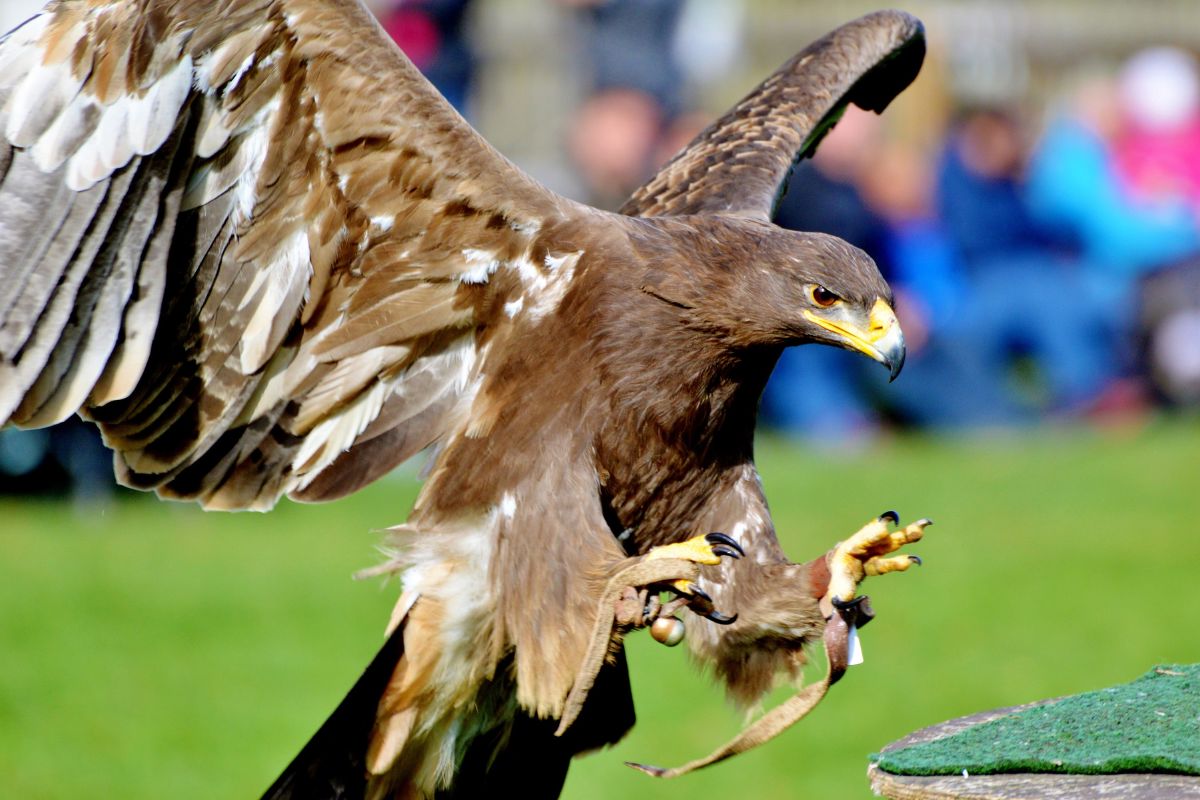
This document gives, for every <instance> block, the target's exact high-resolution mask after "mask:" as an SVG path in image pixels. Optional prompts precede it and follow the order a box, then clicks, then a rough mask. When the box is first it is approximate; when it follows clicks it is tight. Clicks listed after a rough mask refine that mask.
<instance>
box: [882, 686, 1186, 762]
mask: <svg viewBox="0 0 1200 800" xmlns="http://www.w3.org/2000/svg"><path fill="white" fill-rule="evenodd" d="M871 760H872V761H874V762H875V763H876V764H877V765H878V766H879V768H880V769H882V770H884V771H886V772H890V773H893V774H897V775H955V774H958V773H961V772H963V771H964V770H966V772H967V773H968V774H971V775H986V774H997V773H1012V772H1057V773H1066V774H1076V775H1112V774H1116V773H1122V772H1173V773H1182V774H1186V775H1200V664H1168V665H1162V666H1158V667H1155V668H1154V669H1152V670H1150V671H1149V672H1147V673H1146V674H1145V675H1143V676H1142V677H1140V678H1138V679H1137V680H1135V681H1132V682H1130V683H1125V684H1121V685H1120V686H1114V687H1112V688H1110V689H1101V690H1099V691H1095V692H1086V693H1084V694H1077V695H1074V696H1072V697H1066V698H1063V699H1061V700H1052V701H1049V702H1047V703H1044V704H1039V705H1037V706H1033V707H1025V708H1022V709H1020V710H1014V711H1013V713H1011V714H1007V715H1005V716H1002V717H999V718H997V719H994V720H991V721H989V722H985V723H982V724H980V725H975V726H973V727H970V728H967V729H965V730H963V731H960V732H959V733H956V734H953V735H950V736H947V737H945V738H943V739H937V740H934V741H930V742H923V743H920V744H914V745H910V746H908V747H902V748H897V749H895V750H890V751H888V752H886V753H875V754H873V755H872V756H871Z"/></svg>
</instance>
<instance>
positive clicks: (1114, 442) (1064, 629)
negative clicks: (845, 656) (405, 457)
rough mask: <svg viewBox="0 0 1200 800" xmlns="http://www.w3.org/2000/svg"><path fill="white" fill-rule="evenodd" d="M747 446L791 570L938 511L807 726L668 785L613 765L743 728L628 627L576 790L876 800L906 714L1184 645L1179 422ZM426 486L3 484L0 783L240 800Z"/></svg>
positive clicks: (691, 751) (579, 795) (955, 711)
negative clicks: (625, 722) (202, 502)
mask: <svg viewBox="0 0 1200 800" xmlns="http://www.w3.org/2000/svg"><path fill="white" fill-rule="evenodd" d="M759 462H760V467H761V470H762V472H763V475H764V481H765V484H766V490H767V496H768V497H769V498H770V500H771V504H772V510H773V513H774V515H775V519H776V522H777V525H778V527H779V529H780V536H781V538H782V539H783V541H784V545H785V547H786V549H787V550H788V551H789V553H791V554H792V556H793V557H794V558H795V559H796V560H803V559H807V558H811V557H813V556H815V555H817V554H819V553H821V552H823V551H824V550H825V549H827V548H828V547H829V546H830V545H831V544H832V543H833V542H834V541H835V540H837V539H839V538H842V537H844V536H845V535H846V534H848V533H850V532H851V531H853V530H854V529H856V528H857V527H858V525H859V524H861V523H862V522H863V521H865V520H866V518H867V517H869V516H871V515H873V514H875V513H878V512H880V511H882V510H884V509H886V508H896V509H898V510H899V511H900V512H901V515H902V517H903V518H904V519H908V520H910V519H913V518H916V517H918V516H925V515H927V516H930V517H933V518H934V519H935V520H936V521H937V524H936V525H935V526H934V527H933V528H931V529H930V532H929V536H928V537H927V539H926V540H925V541H924V542H921V543H920V545H918V546H916V547H914V548H913V550H914V552H918V553H920V554H921V555H922V556H923V557H924V558H925V561H926V564H925V567H924V568H923V569H921V570H916V571H912V572H909V573H907V574H905V575H900V576H890V577H888V578H883V579H874V580H872V581H870V582H869V583H868V584H867V587H866V590H867V592H868V593H870V594H871V596H872V600H873V604H874V606H875V609H876V612H877V614H878V619H877V620H876V621H875V622H874V623H873V624H872V625H871V626H870V627H869V628H867V629H866V630H865V631H864V634H863V646H864V651H865V655H866V663H865V664H864V665H863V666H861V667H855V668H853V669H852V670H851V671H850V673H849V674H848V675H847V676H846V678H845V679H844V680H843V681H842V683H840V684H839V685H838V686H836V687H835V688H834V689H833V690H832V691H831V692H830V695H829V696H828V697H827V698H826V700H825V701H824V702H823V703H822V705H821V706H820V707H819V708H818V709H817V710H816V711H815V712H814V713H813V714H812V716H810V717H809V718H808V719H807V720H805V721H804V722H802V723H801V724H800V725H799V726H797V727H796V728H795V729H793V730H791V731H789V732H788V733H786V734H784V735H783V736H782V737H780V738H779V739H778V740H776V741H774V742H772V743H770V744H769V745H767V746H765V747H763V748H761V749H760V750H758V751H755V752H752V753H749V754H746V755H743V756H740V757H738V758H736V759H734V760H733V761H731V762H727V763H725V764H721V765H718V766H716V767H713V768H710V769H708V770H704V771H702V772H700V773H696V774H694V775H690V776H685V777H683V778H680V779H678V780H675V781H668V782H662V781H656V780H654V779H652V778H648V777H646V776H643V775H641V774H638V773H635V772H633V771H632V770H630V769H628V768H626V767H624V766H623V765H622V763H621V762H622V761H624V760H627V759H629V760H640V761H647V762H650V763H656V764H661V765H667V766H670V765H675V764H678V763H682V762H683V761H686V760H689V759H691V758H694V757H697V756H700V755H702V754H705V753H707V752H708V751H709V750H711V749H712V748H714V747H715V746H716V745H718V744H720V743H722V742H723V741H724V740H725V739H726V738H728V737H729V736H730V735H732V734H733V733H734V732H735V731H736V730H737V729H738V727H739V725H740V722H741V720H740V717H739V716H738V715H736V714H735V713H734V712H733V711H732V710H731V709H730V708H729V707H728V705H727V704H726V703H725V701H724V699H723V697H722V694H721V692H720V691H719V690H718V689H717V688H716V687H714V686H713V685H712V684H710V683H709V682H708V681H707V680H706V679H705V678H703V677H702V676H700V675H699V674H698V673H697V672H696V670H695V669H694V667H692V666H691V665H690V664H689V663H688V660H687V658H686V656H685V653H684V650H685V648H679V649H677V650H668V649H666V648H662V647H660V646H658V645H656V644H654V642H652V641H650V640H649V639H648V637H646V636H644V635H638V636H635V637H633V639H634V641H633V642H632V644H631V655H630V659H631V663H632V669H633V673H634V684H635V693H636V696H637V706H638V712H639V716H640V722H639V724H638V726H637V727H636V728H635V729H634V731H633V732H632V733H631V734H630V736H629V737H627V738H626V740H625V741H624V742H622V743H621V744H620V745H619V746H618V747H617V748H615V749H613V750H610V751H606V752H602V753H599V754H595V755H592V756H589V757H587V758H584V759H582V760H580V761H578V762H577V763H576V765H575V766H574V767H573V768H572V774H571V777H570V779H569V780H568V783H567V791H566V794H565V796H566V797H568V798H574V799H575V800H589V799H590V798H622V800H632V799H633V798H685V797H686V798H689V799H690V798H693V797H695V796H697V795H699V794H703V795H705V796H713V797H717V796H722V795H730V794H732V795H734V796H744V795H746V794H750V795H751V796H756V797H771V798H792V797H795V798H867V797H870V796H871V795H870V793H869V790H868V789H867V784H866V780H865V777H864V770H865V768H866V763H867V762H866V756H867V754H868V753H870V752H872V751H874V750H878V749H879V748H880V747H881V746H882V745H884V744H886V743H887V742H889V741H891V740H894V739H896V738H898V737H900V736H902V735H903V734H905V733H908V732H909V731H911V730H913V729H915V728H919V727H923V726H925V725H929V724H933V723H935V722H939V721H942V720H944V719H947V718H950V717H953V716H957V715H962V714H967V713H971V712H974V711H979V710H983V709H987V708H993V707H997V706H1004V705H1012V704H1016V703H1022V702H1025V701H1029V700H1034V699H1038V698H1043V697H1050V696H1057V695H1063V694H1070V693H1075V692H1080V691H1085V690H1089V689H1095V688H1098V687H1101V686H1105V685H1109V684H1114V683H1118V682H1123V681H1127V680H1131V679H1133V678H1134V677H1136V676H1137V675H1139V674H1141V673H1143V672H1144V671H1145V670H1146V669H1147V668H1148V667H1149V666H1150V665H1152V664H1154V663H1158V662H1180V663H1183V662H1196V661H1200V639H1198V638H1197V637H1196V635H1195V620H1196V619H1198V618H1200V592H1198V591H1196V589H1195V585H1196V582H1195V578H1194V570H1195V569H1197V565H1198V564H1200V536H1198V535H1197V531H1196V527H1195V526H1196V519H1197V517H1198V516H1200V515H1198V514H1197V511H1200V501H1198V500H1197V499H1196V491H1197V482H1196V481H1197V477H1198V476H1200V428H1198V427H1197V425H1196V424H1195V423H1194V422H1193V421H1186V420H1184V421H1175V422H1170V423H1158V424H1155V425H1152V426H1151V427H1149V428H1148V429H1144V430H1141V431H1137V432H1131V431H1123V432H1105V433H1096V432H1090V431H1084V430H1065V431H1057V430H1049V431H1048V430H1041V431H1038V432H1035V433H1030V434H1025V435H1021V436H1019V437H1015V438H1006V439H995V440H983V441H974V442H968V441H947V440H934V439H923V438H907V437H905V438H898V439H894V440H891V441H888V442H885V443H884V444H882V445H880V446H878V447H876V448H874V449H872V450H870V451H868V452H865V453H862V454H857V455H831V454H826V453H818V452H814V451H811V450H804V449H800V448H797V447H795V446H793V445H788V444H784V443H780V442H775V441H771V440H767V441H764V442H763V443H762V445H761V446H760V456H759ZM415 490H416V488H415V485H414V484H413V483H412V482H411V481H406V480H403V479H392V480H389V481H386V482H384V483H382V484H379V485H376V486H373V487H371V488H369V489H368V490H366V491H364V492H362V493H360V494H359V495H357V496H355V497H353V498H350V499H348V500H346V501H342V502H340V503H336V504H332V505H327V506H298V505H292V504H283V505H282V506H281V507H280V508H279V509H277V510H276V511H275V512H273V513H271V514H267V515H251V514H241V515H228V514H204V513H202V512H200V511H198V510H196V509H194V508H192V507H189V506H180V505H175V504H167V503H160V502H156V501H154V500H153V499H152V498H143V497H134V498H123V499H121V500H120V501H119V502H117V503H115V504H112V505H111V506H109V507H108V508H107V509H106V510H104V512H103V513H99V512H93V511H86V510H83V511H80V510H77V509H73V508H72V507H70V506H69V505H66V504H53V503H34V502H18V501H14V500H0V775H3V776H4V777H3V778H0V794H3V795H4V796H8V797H29V798H67V797H77V796H93V797H122V798H128V799H129V800H135V799H136V798H160V797H165V796H170V797H172V798H174V799H175V800H182V799H183V798H217V797H254V796H257V795H258V794H259V793H260V792H261V791H262V790H263V789H264V788H265V787H266V786H267V784H269V783H270V781H271V780H272V779H273V778H274V777H275V775H276V774H277V772H278V771H279V770H280V769H281V768H282V767H283V766H284V764H286V762H287V761H288V759H289V758H290V757H291V756H292V755H293V754H294V753H295V751H296V750H297V749H298V748H299V747H300V745H301V744H302V743H303V742H304V741H305V739H306V738H307V736H308V735H309V734H310V733H312V732H313V731H314V730H315V729H316V727H317V726H318V725H319V724H320V722H321V721H322V720H323V719H324V717H325V715H326V714H327V713H328V712H329V711H330V710H331V709H332V708H333V707H334V705H335V704H336V703H337V701H338V700H339V699H340V697H341V695H342V694H343V693H344V691H345V690H346V689H347V688H348V687H349V686H350V684H351V683H352V682H353V680H354V679H355V677H356V676H357V675H358V673H359V671H360V670H361V668H362V667H363V666H364V665H365V664H366V662H367V660H368V659H369V658H370V656H371V654H372V653H373V651H374V649H375V648H376V646H377V645H378V644H379V642H380V632H381V629H382V627H383V624H384V622H385V620H386V617H387V614H388V611H389V610H390V606H391V604H392V602H393V600H394V598H395V596H396V591H397V590H396V586H395V585H394V584H387V585H384V584H381V583H380V582H378V581H365V582H354V581H352V580H351V579H350V575H351V573H352V572H353V571H354V570H355V569H357V568H359V567H361V566H364V565H369V564H371V563H373V561H374V559H375V556H374V552H373V546H374V545H375V543H377V541H378V536H377V535H376V534H375V533H374V531H375V530H377V529H379V528H381V527H384V526H386V525H389V524H392V523H395V522H399V521H401V520H402V519H403V517H404V514H405V512H406V511H407V509H408V506H409V504H410V503H411V500H412V497H413V496H414V493H415ZM780 696H782V695H780Z"/></svg>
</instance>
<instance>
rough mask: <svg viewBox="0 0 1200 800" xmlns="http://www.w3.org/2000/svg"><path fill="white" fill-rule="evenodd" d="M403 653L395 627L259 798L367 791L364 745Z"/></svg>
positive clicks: (308, 798) (349, 795)
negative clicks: (353, 682) (360, 673)
mask: <svg viewBox="0 0 1200 800" xmlns="http://www.w3.org/2000/svg"><path fill="white" fill-rule="evenodd" d="M403 655H404V625H403V624H401V625H397V626H396V629H395V630H394V631H392V634H391V635H390V636H389V637H388V640H387V642H386V643H385V644H384V645H383V647H382V648H381V649H380V651H379V653H378V654H376V656H375V658H374V659H373V660H372V661H371V664H370V666H368V667H367V669H366V671H365V672H363V674H362V677H360V678H359V679H358V682H357V683H355V684H354V688H353V689H351V690H350V693H349V694H348V695H346V699H344V700H342V702H341V704H340V705H339V706H338V707H337V709H336V710H335V711H334V712H333V713H332V714H331V715H330V716H329V719H327V720H325V724H324V725H322V726H321V728H320V730H318V731H317V732H316V733H315V734H314V735H313V737H312V738H311V739H309V741H308V744H306V745H304V749H303V750H301V751H300V753H299V754H298V755H297V756H296V757H295V758H294V759H292V763H291V764H288V766H287V769H285V770H284V771H283V774H282V775H280V776H279V777H278V778H277V779H276V780H275V782H274V783H273V784H271V788H269V789H267V791H266V793H265V794H264V795H263V800H362V798H364V797H365V795H366V789H367V763H366V761H367V746H368V743H369V742H370V739H371V731H372V729H373V728H374V726H375V717H376V713H377V711H378V708H379V698H380V697H382V696H383V693H384V691H385V690H386V689H387V685H388V681H390V680H391V678H392V673H393V672H394V671H395V669H396V664H397V663H399V661H400V658H401V656H403Z"/></svg>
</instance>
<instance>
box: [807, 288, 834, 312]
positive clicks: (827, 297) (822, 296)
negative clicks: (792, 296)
mask: <svg viewBox="0 0 1200 800" xmlns="http://www.w3.org/2000/svg"><path fill="white" fill-rule="evenodd" d="M808 295H809V297H811V298H812V301H813V302H814V303H816V304H817V305H819V306H820V307H821V308H829V307H830V306H832V305H833V304H834V303H836V302H837V301H838V300H841V298H840V297H838V296H837V295H836V294H834V293H833V292H831V291H829V290H828V289H826V288H825V287H824V286H818V285H817V284H813V285H812V286H811V287H809V290H808Z"/></svg>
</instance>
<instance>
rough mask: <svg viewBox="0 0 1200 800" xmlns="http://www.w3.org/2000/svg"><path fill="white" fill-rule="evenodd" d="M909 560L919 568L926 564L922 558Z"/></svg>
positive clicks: (917, 557) (909, 558)
mask: <svg viewBox="0 0 1200 800" xmlns="http://www.w3.org/2000/svg"><path fill="white" fill-rule="evenodd" d="M908 560H909V561H911V562H912V563H914V564H916V565H917V566H918V567H919V566H921V565H922V564H924V563H925V562H924V561H922V560H921V557H920V556H909V557H908Z"/></svg>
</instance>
